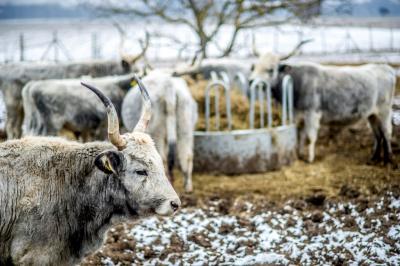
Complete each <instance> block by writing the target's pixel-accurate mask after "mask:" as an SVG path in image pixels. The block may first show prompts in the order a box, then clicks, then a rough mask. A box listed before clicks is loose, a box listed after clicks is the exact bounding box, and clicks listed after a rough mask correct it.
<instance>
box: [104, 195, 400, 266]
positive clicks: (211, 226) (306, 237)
mask: <svg viewBox="0 0 400 266" xmlns="http://www.w3.org/2000/svg"><path fill="white" fill-rule="evenodd" d="M214 204H215V206H209V208H207V209H183V210H182V211H180V212H179V213H178V214H177V215H175V216H174V217H173V218H157V217H153V218H149V219H145V220H143V221H141V222H139V223H137V224H136V225H134V226H133V227H131V229H128V228H127V227H124V230H122V233H121V234H120V236H119V238H122V242H123V241H134V242H135V243H136V244H135V245H134V246H135V248H134V250H129V249H125V250H120V252H122V253H123V254H124V256H127V257H128V258H129V257H130V258H131V262H134V263H133V264H144V265H182V264H183V265H252V264H273V265H290V264H292V265H293V264H301V265H316V264H318V265H326V264H343V263H344V262H346V263H348V264H349V265H360V264H366V265H371V264H385V265H399V264H400V199H399V198H396V197H394V196H393V195H392V194H389V195H388V196H385V197H382V198H380V199H379V200H377V201H375V202H365V201H363V200H361V201H357V202H354V203H327V204H326V205H325V207H324V208H323V210H321V209H320V208H314V209H312V208H311V209H306V210H302V209H301V208H300V209H299V208H298V209H296V208H295V207H296V204H292V203H290V202H289V203H287V205H286V206H285V207H284V208H282V209H280V210H279V209H277V210H268V208H264V209H258V210H256V208H253V206H252V205H251V204H248V203H242V204H241V207H240V208H241V212H240V213H238V214H236V215H233V214H225V215H224V214H221V213H220V212H218V204H219V203H218V202H214ZM222 204H223V203H222ZM211 205H213V203H211ZM100 254H102V251H100ZM104 254H108V253H106V252H105V253H104ZM103 256H104V255H103ZM121 256H122V255H121ZM102 263H103V264H104V265H110V266H111V265H118V259H116V258H110V257H107V256H104V257H103V258H102Z"/></svg>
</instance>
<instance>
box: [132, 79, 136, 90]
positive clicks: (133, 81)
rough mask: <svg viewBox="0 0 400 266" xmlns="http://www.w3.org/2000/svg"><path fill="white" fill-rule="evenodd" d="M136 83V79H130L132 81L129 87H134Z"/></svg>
mask: <svg viewBox="0 0 400 266" xmlns="http://www.w3.org/2000/svg"><path fill="white" fill-rule="evenodd" d="M136 85H137V82H136V80H132V81H131V87H132V88H133V87H135V86H136Z"/></svg>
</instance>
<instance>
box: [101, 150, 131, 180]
mask: <svg viewBox="0 0 400 266" xmlns="http://www.w3.org/2000/svg"><path fill="white" fill-rule="evenodd" d="M123 163H124V155H123V154H122V153H121V152H119V151H111V150H110V151H104V152H102V153H100V154H99V155H97V156H96V159H95V160H94V164H95V165H96V166H97V168H99V169H100V170H101V171H103V172H104V173H106V174H115V175H119V173H120V171H121V169H122V168H123Z"/></svg>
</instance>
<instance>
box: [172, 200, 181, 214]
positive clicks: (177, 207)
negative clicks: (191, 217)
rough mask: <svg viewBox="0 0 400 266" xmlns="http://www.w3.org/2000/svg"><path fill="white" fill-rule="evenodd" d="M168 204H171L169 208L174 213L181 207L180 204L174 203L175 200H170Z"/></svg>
mask: <svg viewBox="0 0 400 266" xmlns="http://www.w3.org/2000/svg"><path fill="white" fill-rule="evenodd" d="M170 204H171V208H172V210H173V211H174V212H176V211H177V210H178V209H179V207H180V206H181V203H180V202H178V201H175V200H171V202H170Z"/></svg>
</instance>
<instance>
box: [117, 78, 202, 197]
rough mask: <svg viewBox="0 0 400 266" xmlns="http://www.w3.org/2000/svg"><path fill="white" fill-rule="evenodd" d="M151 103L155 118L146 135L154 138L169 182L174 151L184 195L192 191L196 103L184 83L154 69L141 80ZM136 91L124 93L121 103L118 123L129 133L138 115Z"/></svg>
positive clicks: (138, 104) (138, 100)
mask: <svg viewBox="0 0 400 266" xmlns="http://www.w3.org/2000/svg"><path fill="white" fill-rule="evenodd" d="M143 83H144V84H145V85H146V87H147V88H148V91H149V94H150V96H151V98H152V100H153V102H154V107H153V109H154V113H155V117H154V119H153V120H152V121H151V123H150V124H149V126H148V129H147V132H148V133H149V134H150V135H151V136H152V137H153V138H154V140H155V142H156V147H157V149H158V151H159V152H160V154H161V157H162V158H163V160H164V162H167V163H168V171H169V176H170V178H171V180H172V181H173V174H172V170H173V167H174V160H175V151H176V150H177V157H178V161H179V165H180V168H181V170H182V172H183V176H184V189H185V192H192V191H193V185H192V169H193V145H194V144H193V133H194V129H195V124H196V121H197V104H196V102H195V101H194V99H193V97H192V95H191V93H190V91H189V88H188V85H187V83H186V82H185V80H183V79H182V78H178V77H172V76H171V75H170V74H168V73H165V72H163V71H161V70H154V71H152V72H150V73H149V74H148V75H147V76H145V77H144V78H143ZM137 92H138V91H137V90H136V89H132V90H131V91H129V92H128V94H127V95H126V97H125V98H124V101H123V103H122V121H123V123H124V125H125V127H126V128H127V129H128V130H132V129H133V127H134V125H135V124H136V121H138V119H139V116H138V114H139V113H140V112H139V111H140V109H141V108H142V106H141V101H140V95H139V94H138V93H137Z"/></svg>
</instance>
